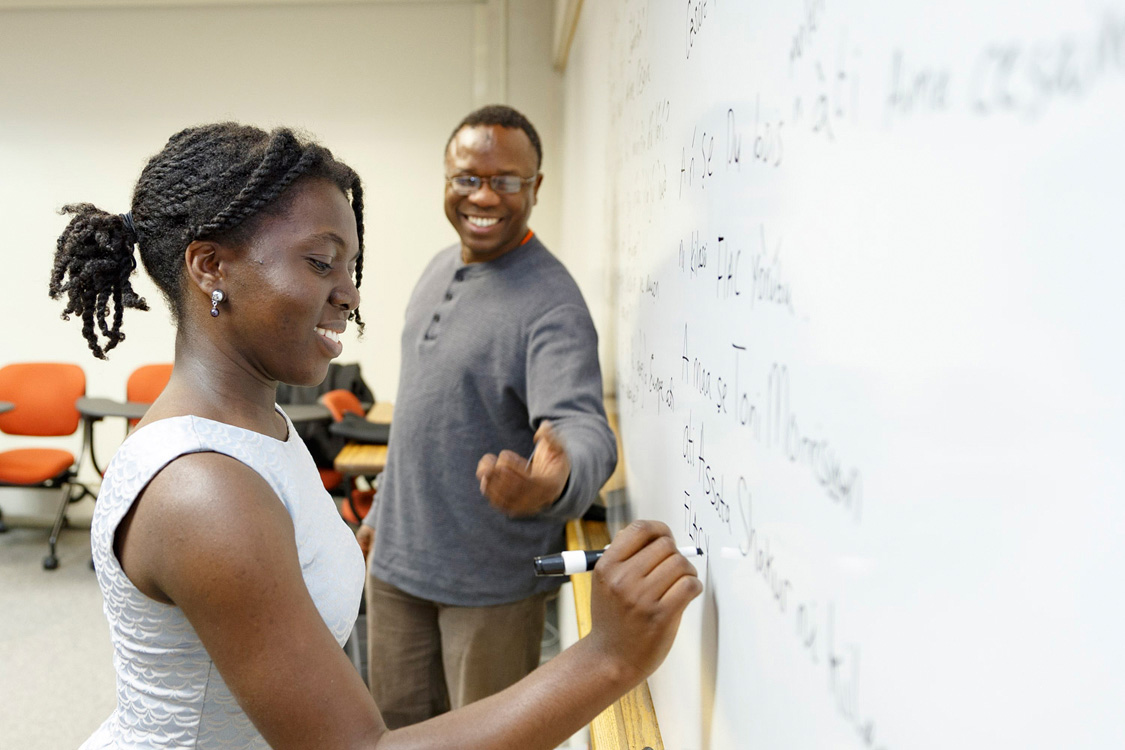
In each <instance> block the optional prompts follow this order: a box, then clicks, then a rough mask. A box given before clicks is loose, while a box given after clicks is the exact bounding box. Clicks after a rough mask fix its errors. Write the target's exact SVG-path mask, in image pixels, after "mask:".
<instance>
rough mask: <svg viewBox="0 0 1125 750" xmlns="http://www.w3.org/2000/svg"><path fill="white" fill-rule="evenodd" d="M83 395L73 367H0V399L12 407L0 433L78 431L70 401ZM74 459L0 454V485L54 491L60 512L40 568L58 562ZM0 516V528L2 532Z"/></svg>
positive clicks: (39, 452) (49, 451) (25, 452)
mask: <svg viewBox="0 0 1125 750" xmlns="http://www.w3.org/2000/svg"><path fill="white" fill-rule="evenodd" d="M85 393H86V374H85V373H84V372H83V371H82V368H81V367H79V366H78V365H73V364H64V363H61V362H42V363H23V364H14V365H8V366H6V367H3V368H0V401H10V402H11V403H13V404H15V408H14V409H12V411H10V412H8V413H6V414H0V431H2V432H5V433H7V434H9V435H31V436H63V435H73V434H74V433H75V432H77V431H78V425H79V422H80V421H81V415H80V414H79V413H78V409H77V408H76V407H75V405H74V403H75V401H77V400H78V399H79V398H81V397H82V396H83V395H85ZM77 464H78V462H77V460H76V459H75V456H74V454H73V453H71V452H70V451H65V450H60V449H57V448H18V449H15V450H7V451H3V452H0V486H3V487H38V488H43V489H58V490H59V491H60V496H59V510H58V514H57V515H56V516H55V525H54V526H53V527H52V529H51V537H50V540H49V542H48V546H49V549H50V551H49V552H48V554H47V556H46V557H45V558H43V567H44V568H46V569H47V570H54V569H55V568H57V567H58V566H59V560H58V557H56V556H55V543H56V542H57V541H58V537H59V531H60V529H62V526H63V523H64V522H65V521H66V508H67V505H69V504H70V503H71V502H72V501H73V500H77V499H78V498H79V497H82V494H84V493H85V492H86V489H85V488H82V493H80V494H79V495H78V496H77V497H71V490H72V488H73V487H75V486H80V485H76V484H75V482H74V477H75V475H76V473H77V470H78V465H77ZM6 529H7V527H5V526H3V522H2V520H0V531H5V530H6Z"/></svg>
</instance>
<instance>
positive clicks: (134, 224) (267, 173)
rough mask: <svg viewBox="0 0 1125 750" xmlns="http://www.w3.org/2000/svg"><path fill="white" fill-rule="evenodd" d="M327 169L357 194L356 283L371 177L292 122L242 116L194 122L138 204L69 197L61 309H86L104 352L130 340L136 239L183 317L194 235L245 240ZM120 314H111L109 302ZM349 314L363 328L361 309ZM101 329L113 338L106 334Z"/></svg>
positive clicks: (162, 159) (57, 278)
mask: <svg viewBox="0 0 1125 750" xmlns="http://www.w3.org/2000/svg"><path fill="white" fill-rule="evenodd" d="M313 177H316V178H323V179H327V180H330V181H332V182H333V183H335V184H336V185H337V186H338V187H339V188H340V190H342V191H343V192H344V194H345V195H349V194H350V197H351V205H352V211H353V212H354V214H355V221H356V229H357V230H358V234H359V258H358V259H357V260H356V269H355V283H356V286H357V287H358V286H359V284H360V281H361V280H362V278H363V186H362V184H361V183H360V179H359V176H358V175H356V173H355V172H354V171H353V170H352V169H351V168H350V167H348V166H347V165H346V164H344V163H343V162H340V161H337V160H336V159H335V158H333V156H332V153H331V152H330V151H329V150H328V149H326V148H324V147H323V146H320V145H319V144H317V143H314V142H312V141H311V140H308V139H306V138H302V137H300V136H298V135H297V134H296V133H294V132H293V131H292V130H289V129H287V128H277V129H275V130H274V131H273V132H270V133H267V132H265V131H263V130H260V129H258V128H255V127H250V126H247V125H239V124H238V123H233V122H224V123H217V124H214V125H202V126H198V127H193V128H187V129H186V130H182V131H180V132H179V133H177V134H175V135H174V136H172V137H171V138H170V139H169V140H168V143H167V145H165V147H164V149H163V150H162V151H161V152H160V153H158V154H157V155H156V156H154V157H152V159H150V160H149V162H148V164H147V165H146V166H145V168H144V170H143V171H142V172H141V176H140V178H139V179H138V180H137V185H136V188H135V189H134V191H133V202H132V210H131V212H130V214H127V215H123V214H111V213H107V212H105V211H102V210H101V209H99V208H97V207H95V206H93V205H92V204H90V203H73V204H70V205H67V206H63V208H62V211H61V212H60V213H64V214H73V218H72V219H71V220H70V223H69V224H68V225H67V227H66V229H65V230H63V233H62V234H61V235H60V236H59V240H58V246H57V249H56V250H55V262H54V268H53V270H52V272H51V285H50V294H51V298H52V299H59V298H60V297H62V295H64V294H65V295H66V308H65V309H64V310H63V313H62V317H63V319H64V320H69V319H70V315H71V314H74V315H79V316H81V318H82V335H83V336H84V337H85V338H86V341H87V343H88V344H89V346H90V350H91V351H92V352H93V353H94V356H96V357H98V358H99V359H105V358H106V352H108V351H109V350H110V349H113V347H115V346H117V344H119V343H120V342H121V341H123V340H124V338H125V334H123V333H122V332H121V318H122V313H123V312H124V309H125V308H126V307H132V308H134V309H137V310H147V309H148V305H147V304H146V302H145V300H144V299H143V298H141V297H139V296H138V295H137V293H136V292H135V291H134V290H133V287H132V284H130V282H129V277H130V275H131V274H132V273H133V270H134V269H135V268H136V266H137V263H136V261H135V260H134V258H133V245H134V244H136V245H137V246H138V247H139V249H140V254H141V261H142V262H143V263H144V267H145V270H146V271H148V274H149V276H151V277H152V279H153V281H155V282H156V285H157V287H159V288H160V291H161V292H162V293H163V294H164V297H165V299H167V301H168V305H169V307H170V308H171V310H172V315H173V317H174V318H175V320H176V321H177V322H178V321H179V320H180V319H181V317H182V313H183V283H184V278H185V273H184V251H185V250H186V248H187V246H188V245H189V244H190V243H191V242H192V241H194V240H214V241H217V242H223V243H224V244H229V245H232V246H235V247H240V246H244V245H245V244H246V242H247V241H248V240H249V239H250V237H252V236H253V234H254V232H255V231H256V230H257V228H258V225H259V221H260V220H261V219H262V217H264V216H268V215H276V214H279V213H282V212H283V211H284V210H285V209H286V208H287V206H288V203H289V201H290V200H291V199H292V196H293V195H294V193H293V192H292V191H289V192H286V189H287V188H289V187H290V186H292V185H293V183H294V182H296V181H297V180H299V179H302V178H313ZM111 301H112V303H113V305H112V306H113V314H112V319H110V302H111ZM349 319H351V320H354V321H355V322H356V325H357V326H358V327H359V329H360V330H361V331H362V330H363V321H362V319H361V318H360V316H359V311H358V310H353V311H352V313H351V315H350V316H349ZM99 334H100V336H101V337H102V338H104V343H103V342H101V341H99Z"/></svg>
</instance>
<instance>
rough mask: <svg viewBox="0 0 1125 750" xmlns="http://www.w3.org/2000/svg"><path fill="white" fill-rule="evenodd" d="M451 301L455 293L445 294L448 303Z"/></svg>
mask: <svg viewBox="0 0 1125 750" xmlns="http://www.w3.org/2000/svg"><path fill="white" fill-rule="evenodd" d="M451 299H453V292H446V293H445V301H446V302H448V301H449V300H451Z"/></svg>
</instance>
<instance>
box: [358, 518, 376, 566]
mask: <svg viewBox="0 0 1125 750" xmlns="http://www.w3.org/2000/svg"><path fill="white" fill-rule="evenodd" d="M355 540H356V541H357V542H359V548H360V549H361V550H363V559H364V560H366V559H367V556H368V555H369V554H371V545H372V544H374V542H375V528H374V527H372V526H368V525H367V524H365V523H361V524H360V525H359V528H358V529H356V532H355Z"/></svg>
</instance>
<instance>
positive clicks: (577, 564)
mask: <svg viewBox="0 0 1125 750" xmlns="http://www.w3.org/2000/svg"><path fill="white" fill-rule="evenodd" d="M604 554H605V550H604V549H572V550H567V551H566V552H556V553H555V554H553V555H540V556H539V557H537V558H535V559H534V560H533V561H532V562H534V563H535V575H537V576H572V575H574V574H575V573H587V572H589V571H591V570H593V569H594V565H595V564H596V563H597V562H598V560H600V559H602V555H604ZM680 554H681V555H683V556H684V557H695V556H696V555H702V554H703V550H701V549H699V547H693V546H690V545H689V546H687V547H680Z"/></svg>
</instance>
